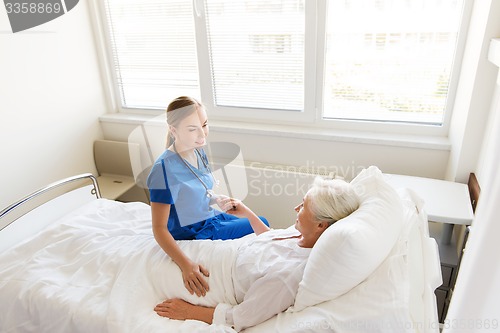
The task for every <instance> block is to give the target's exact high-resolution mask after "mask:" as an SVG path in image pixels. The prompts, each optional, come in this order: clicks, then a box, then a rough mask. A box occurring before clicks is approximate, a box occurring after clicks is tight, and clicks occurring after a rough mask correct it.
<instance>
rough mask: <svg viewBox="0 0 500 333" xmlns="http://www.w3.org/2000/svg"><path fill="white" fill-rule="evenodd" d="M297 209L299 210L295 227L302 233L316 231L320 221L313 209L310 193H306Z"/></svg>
mask: <svg viewBox="0 0 500 333" xmlns="http://www.w3.org/2000/svg"><path fill="white" fill-rule="evenodd" d="M295 211H296V212H297V220H296V222H295V229H297V230H298V231H299V232H300V233H301V234H302V235H305V234H308V233H310V232H313V231H315V229H316V228H317V226H318V223H317V221H316V220H315V218H314V215H313V213H312V211H311V196H310V195H309V194H306V196H305V197H304V199H303V200H302V203H301V204H300V205H298V206H297V207H295Z"/></svg>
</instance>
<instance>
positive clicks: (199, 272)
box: [181, 262, 210, 297]
mask: <svg viewBox="0 0 500 333" xmlns="http://www.w3.org/2000/svg"><path fill="white" fill-rule="evenodd" d="M181 270H182V279H183V280H184V286H185V287H186V289H187V290H188V291H189V293H191V295H192V294H196V296H198V297H200V296H205V295H206V294H207V292H208V283H207V281H206V280H205V277H208V276H209V275H210V274H209V273H208V270H207V269H206V268H205V267H203V266H202V265H199V264H197V263H194V262H189V263H188V264H186V266H184V267H181Z"/></svg>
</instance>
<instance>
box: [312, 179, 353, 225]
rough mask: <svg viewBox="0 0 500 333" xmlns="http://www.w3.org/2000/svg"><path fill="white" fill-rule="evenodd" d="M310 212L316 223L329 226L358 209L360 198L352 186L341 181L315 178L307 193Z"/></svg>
mask: <svg viewBox="0 0 500 333" xmlns="http://www.w3.org/2000/svg"><path fill="white" fill-rule="evenodd" d="M308 195H309V196H310V198H311V200H310V203H311V204H310V207H311V211H312V213H313V215H314V217H315V219H316V220H317V222H318V223H319V222H327V223H328V224H329V225H331V224H333V223H335V222H337V221H338V220H341V219H343V218H345V217H347V216H349V215H350V214H351V213H352V212H354V211H355V210H356V209H358V207H359V205H360V198H359V196H358V194H357V193H356V192H355V190H354V188H353V186H352V185H351V184H350V183H348V182H346V181H344V180H341V179H323V178H321V177H316V178H315V179H314V182H313V184H312V187H311V188H310V189H309V191H308Z"/></svg>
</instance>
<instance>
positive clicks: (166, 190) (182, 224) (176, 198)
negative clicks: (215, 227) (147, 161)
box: [147, 149, 221, 240]
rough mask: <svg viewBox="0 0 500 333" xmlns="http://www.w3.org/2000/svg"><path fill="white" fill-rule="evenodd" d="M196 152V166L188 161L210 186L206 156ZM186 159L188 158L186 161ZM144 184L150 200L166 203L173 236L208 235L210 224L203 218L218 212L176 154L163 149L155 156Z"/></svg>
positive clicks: (198, 182) (211, 180) (197, 180)
mask: <svg viewBox="0 0 500 333" xmlns="http://www.w3.org/2000/svg"><path fill="white" fill-rule="evenodd" d="M198 151H199V152H200V154H201V158H203V159H204V160H205V163H203V161H201V159H200V156H199V154H196V156H197V159H198V166H199V169H198V168H196V167H194V166H192V165H189V167H190V168H191V170H193V171H194V172H196V174H197V175H198V177H200V178H201V180H203V182H204V183H205V185H206V186H207V187H208V188H209V189H212V187H213V179H212V175H211V173H210V170H209V169H208V168H207V167H206V166H205V164H206V165H208V163H207V157H206V154H205V152H204V151H203V149H199V150H198ZM186 163H188V162H186ZM147 184H148V188H149V193H150V200H151V202H158V203H164V204H170V205H171V206H170V215H169V218H168V230H169V231H170V233H171V234H172V236H173V237H174V238H175V239H178V240H179V239H194V238H198V237H197V235H200V234H207V232H208V234H207V235H206V236H207V238H209V237H210V236H211V235H210V232H209V230H207V229H210V228H212V226H211V225H207V223H206V222H208V221H206V220H208V219H211V218H212V217H214V216H215V215H216V214H220V213H221V212H219V211H217V210H215V209H213V208H212V207H210V198H208V197H207V195H206V189H205V187H204V186H203V185H202V183H201V182H200V180H199V179H198V178H196V176H195V175H194V174H193V173H192V172H191V171H190V170H189V168H188V166H187V165H185V164H184V163H183V162H182V160H181V157H180V155H178V154H177V153H175V152H173V151H170V150H168V149H167V150H165V152H164V153H163V154H162V155H160V157H158V159H157V160H156V162H155V164H154V165H153V168H152V169H151V172H150V174H149V176H148V181H147Z"/></svg>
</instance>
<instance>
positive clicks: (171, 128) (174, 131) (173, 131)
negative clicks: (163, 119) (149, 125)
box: [168, 125, 177, 138]
mask: <svg viewBox="0 0 500 333" xmlns="http://www.w3.org/2000/svg"><path fill="white" fill-rule="evenodd" d="M168 132H169V133H170V134H169V135H171V136H172V137H173V138H177V129H176V128H175V127H174V126H172V125H168Z"/></svg>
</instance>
